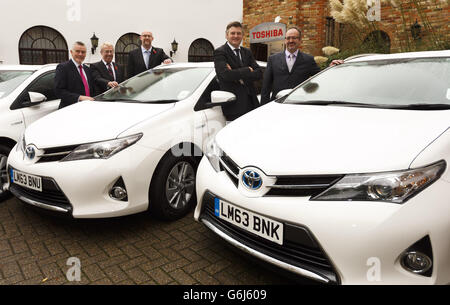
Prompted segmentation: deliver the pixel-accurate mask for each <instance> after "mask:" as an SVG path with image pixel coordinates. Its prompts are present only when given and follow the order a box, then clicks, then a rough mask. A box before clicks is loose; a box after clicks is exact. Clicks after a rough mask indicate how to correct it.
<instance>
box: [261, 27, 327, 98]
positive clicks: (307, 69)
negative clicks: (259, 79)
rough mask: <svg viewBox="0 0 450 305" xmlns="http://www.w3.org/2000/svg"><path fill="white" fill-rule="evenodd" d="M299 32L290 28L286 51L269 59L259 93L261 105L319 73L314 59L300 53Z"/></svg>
mask: <svg viewBox="0 0 450 305" xmlns="http://www.w3.org/2000/svg"><path fill="white" fill-rule="evenodd" d="M300 38H301V31H300V29H299V28H298V27H291V28H289V29H288V30H287V32H286V38H285V45H286V50H285V51H283V52H280V53H277V54H274V55H271V56H270V57H269V60H268V61H267V67H266V71H265V73H264V79H263V86H262V91H261V105H264V104H266V103H268V102H270V101H271V100H274V99H275V97H276V95H277V93H278V92H280V91H281V90H284V89H291V88H294V87H296V86H297V85H298V84H300V83H302V82H303V81H305V80H306V79H308V78H309V77H311V76H313V75H314V74H316V73H317V72H319V71H320V68H319V67H318V66H317V64H316V62H315V61H314V57H313V56H311V55H309V54H306V53H303V52H300V51H299V47H300ZM271 93H272V94H271Z"/></svg>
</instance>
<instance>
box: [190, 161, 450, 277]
mask: <svg viewBox="0 0 450 305" xmlns="http://www.w3.org/2000/svg"><path fill="white" fill-rule="evenodd" d="M448 189H449V185H448V183H447V182H445V181H443V180H438V181H437V182H435V183H434V184H433V185H431V186H430V187H429V188H428V189H427V190H425V191H424V192H422V193H420V194H418V195H417V196H416V197H414V198H413V199H411V200H410V201H408V202H407V203H406V204H403V205H397V204H390V203H381V202H330V201H328V202H325V201H309V198H307V197H281V196H264V197H258V198H249V197H246V196H244V195H243V194H241V193H240V191H239V190H238V189H237V188H236V186H235V184H233V182H232V181H231V180H230V178H229V177H228V176H227V175H226V173H225V172H218V173H217V172H215V170H214V169H213V168H212V167H211V165H210V163H209V161H208V160H207V159H206V158H205V157H204V158H203V159H202V161H201V163H200V166H199V168H198V172H197V199H198V204H197V207H196V210H195V214H194V217H195V219H196V220H197V221H202V222H203V223H205V224H207V226H208V227H209V228H211V229H212V230H213V231H215V232H216V233H217V234H219V235H220V236H222V237H223V238H225V239H226V240H227V241H229V242H231V243H232V244H234V245H235V246H237V247H239V248H241V249H243V250H244V251H245V249H247V252H248V253H250V254H252V255H254V256H257V257H259V258H260V259H263V260H265V261H267V262H269V263H272V264H275V265H277V266H279V267H281V268H284V269H287V270H289V271H292V272H296V273H297V274H299V275H302V276H306V277H309V278H312V279H315V280H319V281H321V282H328V283H341V284H447V283H450V255H449V249H450V240H449V239H448V232H449V231H450V223H449V221H448V215H450V205H449V204H448V197H449V194H448ZM211 196H212V197H213V198H214V197H218V198H221V199H223V200H226V201H227V202H229V203H231V204H234V205H236V206H240V207H242V208H244V209H247V210H249V211H252V212H255V213H258V214H261V215H263V216H266V217H269V218H272V219H274V220H276V221H280V222H283V223H284V225H285V227H286V226H287V225H288V226H295V227H300V228H303V229H305V230H306V231H307V232H309V233H310V236H312V239H313V240H314V241H315V242H316V244H317V245H318V248H319V249H320V250H321V251H323V257H324V258H327V259H328V263H329V265H330V266H331V271H332V272H334V274H335V278H334V279H333V277H332V276H330V273H324V272H323V269H322V270H320V269H318V268H317V266H316V265H314V264H311V263H309V264H308V263H300V262H299V261H297V262H295V263H293V262H292V261H289V260H288V259H286V258H285V257H279V256H278V257H276V256H275V255H274V254H273V253H270V252H268V251H264V250H262V249H261V248H258V243H257V241H258V238H257V237H256V236H255V235H253V237H252V234H251V233H245V232H244V233H245V234H246V235H248V236H249V237H248V238H247V240H245V239H242V238H239V236H237V235H236V234H234V235H233V234H232V233H230V230H228V229H226V228H223V226H221V225H220V224H218V223H217V221H216V222H214V220H211V217H213V216H210V215H208V213H207V202H208V200H210V199H209V197H211ZM230 226H231V229H233V230H235V231H238V233H242V230H241V229H239V228H237V227H235V226H233V225H230ZM424 236H429V237H430V240H431V244H432V251H433V271H432V275H431V276H430V277H426V276H421V275H417V274H413V273H411V272H409V271H406V270H405V269H404V268H403V267H402V266H401V264H400V257H401V255H402V253H403V252H404V251H405V250H406V249H408V248H409V247H410V246H411V245H413V244H414V243H415V242H417V241H418V240H420V239H422V238H423V237H424ZM266 243H271V242H266ZM328 271H330V269H328ZM331 271H330V272H331ZM331 275H332V274H331Z"/></svg>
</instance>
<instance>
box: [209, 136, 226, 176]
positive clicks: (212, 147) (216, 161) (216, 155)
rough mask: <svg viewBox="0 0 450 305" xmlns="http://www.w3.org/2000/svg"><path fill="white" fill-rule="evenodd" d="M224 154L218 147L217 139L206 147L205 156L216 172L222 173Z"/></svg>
mask: <svg viewBox="0 0 450 305" xmlns="http://www.w3.org/2000/svg"><path fill="white" fill-rule="evenodd" d="M222 154H223V152H222V149H220V147H219V145H217V143H216V140H215V139H213V140H212V141H211V142H209V143H208V144H207V145H206V152H205V156H206V157H207V158H208V160H209V163H211V166H212V167H213V168H214V170H215V171H216V172H220V157H221V156H222Z"/></svg>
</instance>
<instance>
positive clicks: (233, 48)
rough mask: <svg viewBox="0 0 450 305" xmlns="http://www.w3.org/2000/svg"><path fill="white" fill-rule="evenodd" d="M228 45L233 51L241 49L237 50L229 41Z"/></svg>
mask: <svg viewBox="0 0 450 305" xmlns="http://www.w3.org/2000/svg"><path fill="white" fill-rule="evenodd" d="M227 45H228V46H229V47H230V48H231V50H232V51H234V50H235V49H239V50H240V49H241V46H239V47H238V48H235V47H233V46H232V45H231V43H229V42H228V41H227Z"/></svg>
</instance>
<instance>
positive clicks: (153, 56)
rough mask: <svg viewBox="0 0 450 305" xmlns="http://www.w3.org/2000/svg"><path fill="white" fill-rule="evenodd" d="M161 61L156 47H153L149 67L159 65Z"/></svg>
mask: <svg viewBox="0 0 450 305" xmlns="http://www.w3.org/2000/svg"><path fill="white" fill-rule="evenodd" d="M159 64H160V63H159V62H157V56H156V49H155V48H154V47H152V49H151V51H150V60H149V61H148V66H149V67H153V66H155V67H156V66H159Z"/></svg>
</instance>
